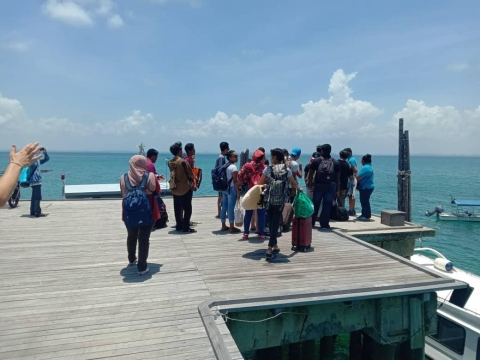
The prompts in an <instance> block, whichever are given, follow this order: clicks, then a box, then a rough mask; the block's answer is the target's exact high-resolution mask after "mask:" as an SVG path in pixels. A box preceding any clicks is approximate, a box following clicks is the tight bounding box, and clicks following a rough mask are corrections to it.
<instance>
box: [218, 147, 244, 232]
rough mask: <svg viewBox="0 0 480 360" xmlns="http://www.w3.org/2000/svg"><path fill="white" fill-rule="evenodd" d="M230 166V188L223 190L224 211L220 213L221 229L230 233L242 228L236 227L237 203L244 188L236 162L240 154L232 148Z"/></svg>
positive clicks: (229, 159)
mask: <svg viewBox="0 0 480 360" xmlns="http://www.w3.org/2000/svg"><path fill="white" fill-rule="evenodd" d="M226 158H227V163H228V167H227V169H226V173H227V182H228V190H226V191H224V192H223V197H222V212H221V213H220V220H221V221H222V228H221V231H228V230H230V233H232V234H233V233H239V232H241V230H240V229H239V228H236V227H235V205H236V203H237V201H239V200H240V194H241V192H242V189H241V187H240V183H239V181H238V170H237V166H236V165H235V163H236V162H237V161H238V155H237V153H236V152H235V150H230V151H229V152H228V153H227V156H226ZM227 211H228V222H229V224H230V227H228V226H227V224H226V221H227Z"/></svg>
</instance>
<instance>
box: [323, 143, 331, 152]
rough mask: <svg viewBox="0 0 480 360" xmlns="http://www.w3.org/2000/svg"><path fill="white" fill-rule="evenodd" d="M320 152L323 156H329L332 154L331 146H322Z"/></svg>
mask: <svg viewBox="0 0 480 360" xmlns="http://www.w3.org/2000/svg"><path fill="white" fill-rule="evenodd" d="M322 152H323V154H324V155H330V154H331V153H332V146H331V145H330V144H323V145H322Z"/></svg>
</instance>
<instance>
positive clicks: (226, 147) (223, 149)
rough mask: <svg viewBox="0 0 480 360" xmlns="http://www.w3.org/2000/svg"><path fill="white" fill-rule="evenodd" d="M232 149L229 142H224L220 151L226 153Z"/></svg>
mask: <svg viewBox="0 0 480 360" xmlns="http://www.w3.org/2000/svg"><path fill="white" fill-rule="evenodd" d="M229 149H230V145H228V143H227V142H225V141H223V142H221V143H220V151H221V152H224V151H225V150H229Z"/></svg>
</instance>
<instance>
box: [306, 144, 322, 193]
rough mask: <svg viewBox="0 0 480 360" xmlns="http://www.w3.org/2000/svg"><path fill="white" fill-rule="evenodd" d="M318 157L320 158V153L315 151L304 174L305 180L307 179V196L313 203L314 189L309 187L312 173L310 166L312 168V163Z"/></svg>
mask: <svg viewBox="0 0 480 360" xmlns="http://www.w3.org/2000/svg"><path fill="white" fill-rule="evenodd" d="M318 157H320V153H319V152H316V151H315V152H314V153H313V154H312V157H311V158H310V161H309V163H308V164H307V165H305V169H304V174H303V175H304V179H305V185H306V187H307V196H308V198H309V199H310V200H312V201H313V187H309V185H308V173H309V171H310V166H311V164H312V162H313V161H314V160H315V159H316V158H318ZM313 178H315V175H313Z"/></svg>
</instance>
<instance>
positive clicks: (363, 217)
mask: <svg viewBox="0 0 480 360" xmlns="http://www.w3.org/2000/svg"><path fill="white" fill-rule="evenodd" d="M357 220H358V221H368V220H369V219H367V218H366V217H365V216H359V217H357Z"/></svg>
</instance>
